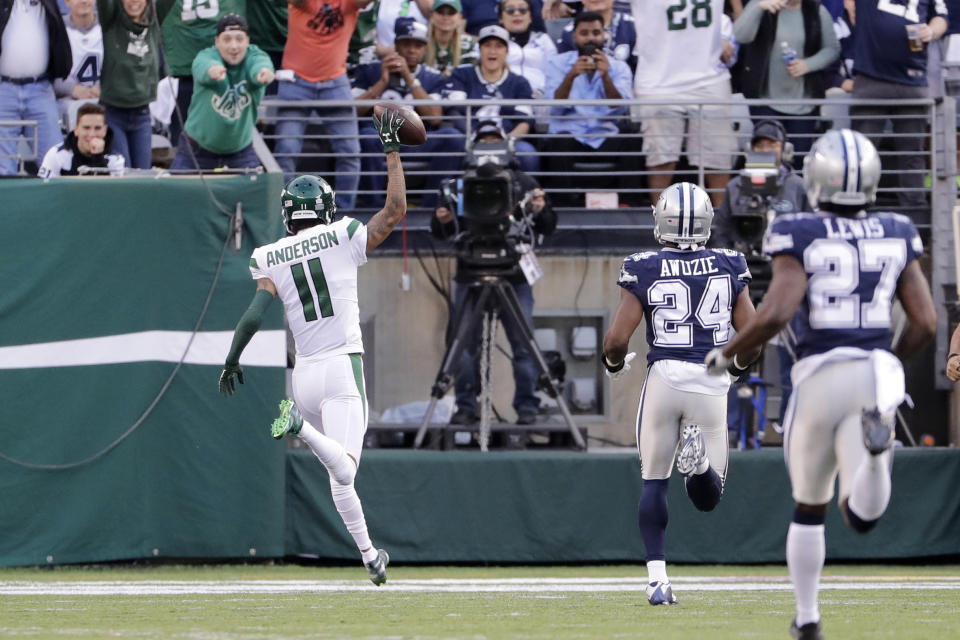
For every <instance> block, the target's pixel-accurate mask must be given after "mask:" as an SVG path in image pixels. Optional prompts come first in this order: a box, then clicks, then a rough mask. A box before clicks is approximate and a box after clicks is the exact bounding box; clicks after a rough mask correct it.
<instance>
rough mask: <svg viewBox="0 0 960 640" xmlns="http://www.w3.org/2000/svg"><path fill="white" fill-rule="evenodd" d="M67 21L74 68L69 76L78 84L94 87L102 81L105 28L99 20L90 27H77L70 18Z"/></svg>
mask: <svg viewBox="0 0 960 640" xmlns="http://www.w3.org/2000/svg"><path fill="white" fill-rule="evenodd" d="M66 22H67V36H68V37H69V38H70V51H71V52H72V54H73V68H72V69H70V75H69V76H68V77H70V78H72V79H73V80H75V81H76V83H77V84H82V85H85V86H88V87H92V86H93V85H95V84H97V83H98V82H100V71H101V70H102V69H103V30H102V29H101V28H100V23H99V22H98V23H96V24H94V25H93V26H92V27H90V28H89V29H77V28H76V27H74V26H73V25H72V23H70V21H69V20H68V21H66Z"/></svg>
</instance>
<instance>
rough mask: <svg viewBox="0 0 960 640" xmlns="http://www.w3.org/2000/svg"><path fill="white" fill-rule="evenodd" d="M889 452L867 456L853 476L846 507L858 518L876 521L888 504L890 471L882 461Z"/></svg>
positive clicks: (885, 462)
mask: <svg viewBox="0 0 960 640" xmlns="http://www.w3.org/2000/svg"><path fill="white" fill-rule="evenodd" d="M888 455H889V452H887V453H883V454H881V455H879V456H868V457H867V459H866V460H864V462H863V464H861V465H860V467H859V468H858V469H857V471H856V472H855V473H854V474H853V482H852V483H851V484H850V496H849V497H848V498H847V506H848V507H849V508H850V510H851V511H853V512H854V513H855V514H856V516H857V517H858V518H860V519H861V520H866V521H867V522H869V521H871V520H876V519H877V518H879V517H880V516H882V515H883V512H884V511H886V510H887V504H888V503H889V502H890V471H889V467H888V464H887V461H886V460H885V459H884V458H885V457H886V456H888Z"/></svg>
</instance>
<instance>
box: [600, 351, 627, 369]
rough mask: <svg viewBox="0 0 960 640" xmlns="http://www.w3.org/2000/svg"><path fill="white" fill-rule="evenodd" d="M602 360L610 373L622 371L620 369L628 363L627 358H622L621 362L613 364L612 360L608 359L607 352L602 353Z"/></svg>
mask: <svg viewBox="0 0 960 640" xmlns="http://www.w3.org/2000/svg"><path fill="white" fill-rule="evenodd" d="M600 362H602V363H603V366H604V368H606V370H607V371H609V372H610V373H616V372H617V371H620V369H623V365H625V364H626V363H627V361H626V360H621V361H620V364H611V363H610V361H609V360H607V354H605V353H603V354H600Z"/></svg>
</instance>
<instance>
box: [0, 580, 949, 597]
mask: <svg viewBox="0 0 960 640" xmlns="http://www.w3.org/2000/svg"><path fill="white" fill-rule="evenodd" d="M673 582H674V583H676V584H678V585H682V587H683V590H684V591H688V592H690V591H757V592H763V591H766V592H770V591H790V590H791V589H792V587H791V585H790V581H789V580H788V579H787V578H786V577H776V576H762V577H747V576H743V577H699V576H688V577H684V578H675V579H674V580H673ZM904 583H908V584H909V588H910V589H911V590H921V591H922V590H949V591H954V590H960V576H944V577H931V578H914V579H909V578H904V577H901V576H877V577H862V576H852V577H827V578H824V580H823V583H822V584H821V585H820V588H821V590H824V591H855V590H865V591H882V590H892V589H902V588H904ZM645 587H646V580H644V579H642V578H504V579H495V578H491V579H482V578H481V579H465V580H453V579H442V578H437V579H429V580H391V581H390V582H388V583H387V584H386V585H384V586H383V587H381V588H380V589H378V588H377V587H375V586H373V585H372V584H369V583H365V582H364V581H363V580H359V579H358V580H350V581H345V580H338V581H333V580H331V581H311V580H244V581H219V580H189V581H187V580H184V581H178V580H144V581H139V580H137V581H116V580H111V581H102V580H98V581H76V582H30V581H19V580H15V581H0V596H4V595H8V596H14V595H19V596H24V595H29V596H114V595H132V596H140V595H142V596H160V595H229V594H311V593H348V592H357V591H378V590H379V591H389V592H397V593H504V592H511V593H584V592H585V593H601V592H603V593H615V592H623V593H633V592H642V591H643V590H644V588H645Z"/></svg>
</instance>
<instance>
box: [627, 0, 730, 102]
mask: <svg viewBox="0 0 960 640" xmlns="http://www.w3.org/2000/svg"><path fill="white" fill-rule="evenodd" d="M631 6H632V7H633V20H634V24H635V25H636V30H637V48H636V54H637V73H636V77H635V82H634V85H633V86H634V91H635V92H636V94H637V95H647V94H659V93H664V94H666V93H675V92H678V91H681V92H682V91H692V90H695V89H700V88H702V87H705V86H708V85H710V84H713V83H715V82H720V81H721V80H725V79H729V78H730V72H729V71H728V70H727V69H726V67H723V68H720V67H719V66H718V64H717V63H718V62H719V61H720V54H721V53H722V51H723V44H722V41H721V35H720V28H721V17H722V16H723V0H693V2H687V1H686V0H632V1H631Z"/></svg>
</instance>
